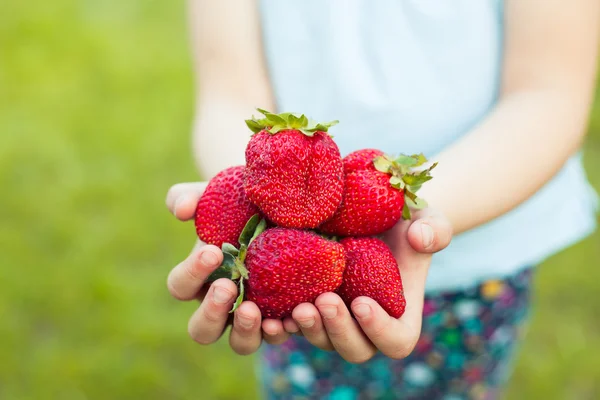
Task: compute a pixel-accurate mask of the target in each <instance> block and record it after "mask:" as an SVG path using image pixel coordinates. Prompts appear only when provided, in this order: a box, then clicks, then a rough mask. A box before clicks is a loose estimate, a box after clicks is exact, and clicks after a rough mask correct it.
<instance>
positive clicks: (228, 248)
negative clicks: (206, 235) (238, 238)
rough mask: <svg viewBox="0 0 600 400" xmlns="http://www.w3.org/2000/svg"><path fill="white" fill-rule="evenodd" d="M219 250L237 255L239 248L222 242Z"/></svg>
mask: <svg viewBox="0 0 600 400" xmlns="http://www.w3.org/2000/svg"><path fill="white" fill-rule="evenodd" d="M221 251H223V253H228V254H231V255H232V256H234V257H235V256H237V255H238V254H239V252H240V251H239V250H238V249H237V248H236V247H235V246H234V245H232V244H231V243H223V244H222V245H221Z"/></svg>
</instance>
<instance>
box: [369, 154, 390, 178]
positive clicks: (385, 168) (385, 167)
mask: <svg viewBox="0 0 600 400" xmlns="http://www.w3.org/2000/svg"><path fill="white" fill-rule="evenodd" d="M373 166H375V169H376V170H377V171H379V172H383V173H386V174H387V173H388V172H390V169H391V168H392V163H391V161H390V160H388V159H387V158H385V157H383V156H377V157H375V159H373Z"/></svg>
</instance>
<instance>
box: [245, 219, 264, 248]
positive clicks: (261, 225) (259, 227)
mask: <svg viewBox="0 0 600 400" xmlns="http://www.w3.org/2000/svg"><path fill="white" fill-rule="evenodd" d="M265 229H267V221H266V220H265V219H264V218H263V219H261V220H260V222H259V223H258V225H257V226H256V229H255V230H254V234H253V235H252V237H251V238H250V242H248V246H250V243H252V241H253V240H254V239H256V238H257V237H258V235H260V234H261V233H263V232H264V231H265Z"/></svg>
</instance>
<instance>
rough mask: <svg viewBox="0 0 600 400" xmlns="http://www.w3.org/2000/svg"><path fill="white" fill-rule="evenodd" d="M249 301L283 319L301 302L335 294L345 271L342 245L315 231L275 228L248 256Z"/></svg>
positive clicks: (260, 238) (267, 314)
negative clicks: (323, 294) (327, 294)
mask: <svg viewBox="0 0 600 400" xmlns="http://www.w3.org/2000/svg"><path fill="white" fill-rule="evenodd" d="M246 267H247V268H248V272H249V274H250V278H249V280H248V286H247V293H248V300H251V301H253V302H254V303H256V305H257V306H258V308H260V310H261V313H262V315H263V316H264V317H266V318H284V317H287V316H289V315H291V313H292V310H293V309H294V307H296V306H297V305H298V304H300V303H304V302H310V303H312V302H314V301H315V299H316V298H317V297H318V296H319V295H320V294H322V293H325V292H333V291H335V290H336V289H337V288H338V287H339V286H340V284H341V283H342V274H343V273H344V268H345V259H344V249H343V248H342V245H341V244H339V243H337V242H333V241H330V240H327V239H325V238H323V237H321V236H319V235H317V234H316V233H314V232H310V231H300V230H295V229H287V228H273V229H269V230H267V231H265V232H264V233H263V234H261V235H260V236H258V237H257V238H256V240H254V241H253V242H252V243H251V244H250V247H248V253H247V254H246Z"/></svg>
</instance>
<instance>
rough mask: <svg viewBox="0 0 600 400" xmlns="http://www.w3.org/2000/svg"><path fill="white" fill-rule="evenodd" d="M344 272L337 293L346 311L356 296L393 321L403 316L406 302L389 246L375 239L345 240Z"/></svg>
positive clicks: (343, 244)
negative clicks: (371, 303) (375, 303)
mask: <svg viewBox="0 0 600 400" xmlns="http://www.w3.org/2000/svg"><path fill="white" fill-rule="evenodd" d="M340 243H341V244H342V246H344V250H345V251H346V270H345V271H344V278H343V281H342V284H341V286H340V287H339V289H338V290H337V293H338V294H339V295H340V297H341V298H342V299H343V300H344V302H345V303H346V305H347V306H348V308H350V304H351V303H352V301H353V300H354V299H355V298H357V297H359V296H367V297H370V298H372V299H373V300H375V301H376V302H377V303H379V305H380V306H381V307H382V308H383V309H384V310H385V311H387V313H388V314H389V315H391V316H392V317H394V318H400V316H402V314H404V309H405V307H406V300H405V298H404V290H403V288H402V278H401V276H400V270H399V269H398V263H397V262H396V259H395V258H394V255H393V254H392V252H391V251H390V249H389V248H388V246H387V245H386V244H385V243H384V242H383V241H381V240H380V239H377V238H372V237H362V238H345V239H342V240H341V241H340Z"/></svg>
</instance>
